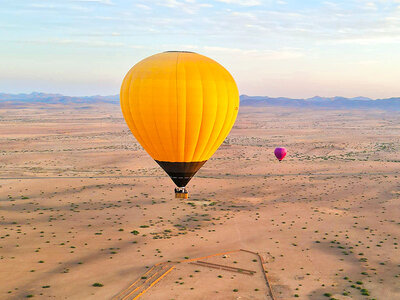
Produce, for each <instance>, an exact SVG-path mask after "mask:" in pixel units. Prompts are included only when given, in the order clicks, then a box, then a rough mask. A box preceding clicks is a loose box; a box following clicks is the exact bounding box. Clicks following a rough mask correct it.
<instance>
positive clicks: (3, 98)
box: [0, 92, 119, 104]
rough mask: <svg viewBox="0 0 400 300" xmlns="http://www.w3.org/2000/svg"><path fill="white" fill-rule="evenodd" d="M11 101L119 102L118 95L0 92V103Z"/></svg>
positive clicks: (57, 102)
mask: <svg viewBox="0 0 400 300" xmlns="http://www.w3.org/2000/svg"><path fill="white" fill-rule="evenodd" d="M4 102H8V103H9V104H10V102H13V103H15V104H22V103H49V104H60V103H65V104H67V103H82V104H89V103H119V95H111V96H100V95H95V96H82V97H74V96H64V95H61V94H47V93H38V92H33V93H30V94H5V93H0V103H4Z"/></svg>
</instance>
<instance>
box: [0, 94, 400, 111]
mask: <svg viewBox="0 0 400 300" xmlns="http://www.w3.org/2000/svg"><path fill="white" fill-rule="evenodd" d="M34 103H48V104H69V103H71V104H72V103H74V104H95V103H111V104H119V95H110V96H100V95H95V96H82V97H73V96H64V95H61V94H47V93H38V92H33V93H30V94H6V93H0V105H1V104H3V105H8V106H12V105H13V104H15V105H17V104H18V105H22V104H34ZM240 105H242V106H284V107H309V108H313V107H320V108H330V109H335V108H336V109H356V108H363V109H368V108H371V109H383V110H395V111H400V97H393V98H387V99H371V98H367V97H362V96H360V97H353V98H346V97H320V96H315V97H312V98H306V99H303V98H285V97H276V98H273V97H267V96H248V95H241V96H240Z"/></svg>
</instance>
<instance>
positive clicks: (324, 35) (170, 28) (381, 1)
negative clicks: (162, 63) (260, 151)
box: [0, 0, 400, 97]
mask: <svg viewBox="0 0 400 300" xmlns="http://www.w3.org/2000/svg"><path fill="white" fill-rule="evenodd" d="M166 50H191V51H195V52H198V53H201V54H204V55H207V56H209V57H211V58H213V59H215V60H217V61H218V62H220V63H221V64H222V65H224V66H225V67H226V68H227V69H228V70H229V71H230V72H231V73H232V75H233V76H234V77H235V79H236V81H237V83H238V86H239V90H240V93H241V94H249V95H268V96H289V97H310V96H314V95H321V96H336V95H341V96H359V95H363V96H369V97H390V96H400V0H371V1H368V0H347V1H342V0H340V1H316V0H304V1H300V0H296V1H294V0H247V1H245V0H153V1H151V0H147V1H145V0H142V1H140V0H131V1H128V0H63V1H61V0H31V1H29V0H0V92H13V93H17V92H31V91H43V92H59V93H63V94H66V95H93V94H102V95H107V94H117V93H118V92H119V87H120V83H121V81H122V79H123V77H124V75H125V73H126V72H127V71H128V70H129V69H130V68H131V67H132V66H133V65H134V64H135V63H136V62H138V61H139V60H141V59H143V58H145V57H147V56H149V55H152V54H155V53H158V52H162V51H166Z"/></svg>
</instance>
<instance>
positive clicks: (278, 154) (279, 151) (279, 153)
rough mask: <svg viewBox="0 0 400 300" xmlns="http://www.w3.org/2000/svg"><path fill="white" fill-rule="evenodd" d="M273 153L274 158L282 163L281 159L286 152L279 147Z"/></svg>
mask: <svg viewBox="0 0 400 300" xmlns="http://www.w3.org/2000/svg"><path fill="white" fill-rule="evenodd" d="M274 153H275V156H276V158H277V159H279V161H282V159H284V158H285V156H286V154H287V151H286V149H285V148H283V147H279V148H276V149H275V151H274Z"/></svg>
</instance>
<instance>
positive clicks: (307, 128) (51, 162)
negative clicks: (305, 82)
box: [0, 104, 400, 300]
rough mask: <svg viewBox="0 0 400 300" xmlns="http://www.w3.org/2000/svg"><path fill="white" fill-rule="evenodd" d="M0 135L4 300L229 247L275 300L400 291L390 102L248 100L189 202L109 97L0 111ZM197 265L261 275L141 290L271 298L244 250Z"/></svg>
mask: <svg viewBox="0 0 400 300" xmlns="http://www.w3.org/2000/svg"><path fill="white" fill-rule="evenodd" d="M0 140H1V146H0V160H1V164H0V224H1V227H0V299H24V298H26V297H34V298H35V299H36V298H39V299H112V298H113V297H114V296H115V295H117V294H118V293H120V292H121V291H123V290H124V289H126V288H127V287H129V286H130V285H131V283H132V282H134V281H135V280H137V279H138V278H139V279H140V278H141V276H142V274H144V273H145V272H146V270H150V268H152V266H154V265H156V264H159V263H165V262H166V263H172V262H179V261H184V260H190V259H192V258H196V257H204V256H208V255H212V254H215V253H223V252H228V251H234V250H238V249H245V250H249V251H254V252H257V253H259V255H260V256H261V257H262V258H263V261H262V264H263V267H264V268H265V270H266V271H265V272H266V275H267V276H268V278H269V281H270V284H271V288H272V290H273V293H274V295H275V298H276V299H312V300H317V299H380V300H395V299H400V251H399V242H400V114H399V113H398V112H397V113H395V112H388V111H386V112H385V111H371V110H316V109H313V110H311V109H303V108H299V109H293V108H276V107H241V108H240V112H239V116H238V119H237V122H236V124H235V126H234V128H233V130H232V132H231V134H230V135H229V136H228V137H227V139H226V140H225V142H224V144H223V145H222V146H221V147H220V149H219V150H218V151H217V152H216V153H215V155H214V156H213V157H212V158H211V159H210V160H209V161H208V162H207V163H206V164H205V165H204V166H203V168H202V169H201V170H200V171H199V172H198V174H197V175H196V176H195V177H194V178H193V179H192V181H191V182H190V183H189V185H188V189H189V192H190V198H189V199H188V200H182V199H174V194H173V189H174V185H173V183H172V181H171V180H170V179H169V178H168V177H167V176H166V175H165V173H164V172H163V171H162V170H161V169H160V168H159V167H158V165H157V164H156V163H155V162H154V161H153V160H152V159H151V158H150V157H149V156H148V155H147V153H146V152H145V151H144V150H143V149H142V148H141V146H140V145H139V144H138V143H137V142H136V140H135V139H134V137H133V136H132V135H131V133H130V132H129V130H128V128H127V126H126V125H125V122H124V120H123V118H122V114H121V112H120V108H119V106H118V105H113V104H101V105H97V104H96V105H80V104H75V105H70V106H67V105H59V104H54V105H51V104H43V105H41V104H38V105H30V104H27V105H25V106H20V107H1V108H0ZM278 146H284V147H286V148H287V150H288V156H287V157H286V158H285V160H284V161H282V162H278V161H277V160H276V159H275V157H274V155H273V151H274V148H275V147H278ZM205 261H208V262H209V263H215V264H225V265H229V266H235V265H237V266H240V267H242V268H244V269H250V270H253V271H255V273H254V275H248V274H241V273H235V272H230V271H226V270H219V269H213V268H207V267H204V266H200V265H195V264H190V263H177V264H176V267H175V268H174V269H173V270H172V271H171V272H170V273H169V274H167V275H166V276H165V277H164V278H163V279H162V280H160V281H159V282H158V283H157V284H156V285H154V286H153V287H152V288H151V289H149V290H148V291H147V292H146V293H145V294H143V295H142V299H161V300H163V299H166V300H170V299H270V298H269V297H270V296H269V294H268V291H267V287H266V285H265V281H264V279H263V277H262V273H263V272H264V271H263V270H262V267H261V265H260V263H259V262H258V261H256V259H255V257H254V256H252V255H251V254H250V253H246V252H234V253H231V254H228V255H225V256H222V255H220V256H214V257H210V258H207V259H205ZM142 277H143V276H142Z"/></svg>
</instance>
